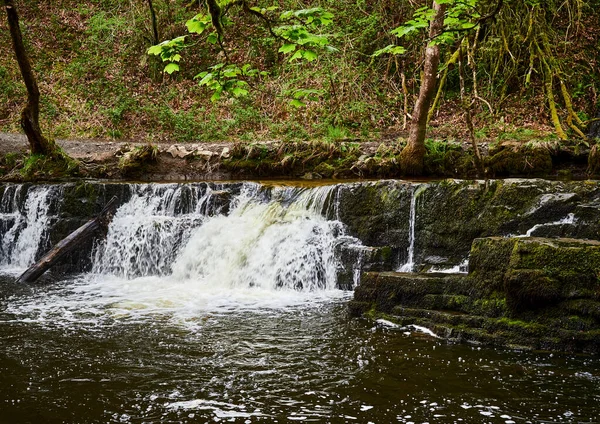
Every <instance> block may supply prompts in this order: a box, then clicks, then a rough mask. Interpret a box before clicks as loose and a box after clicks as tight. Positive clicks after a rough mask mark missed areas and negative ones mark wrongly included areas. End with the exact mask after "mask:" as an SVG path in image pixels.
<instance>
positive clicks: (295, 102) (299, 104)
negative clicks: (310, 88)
mask: <svg viewBox="0 0 600 424" xmlns="http://www.w3.org/2000/svg"><path fill="white" fill-rule="evenodd" d="M290 105H291V106H294V107H304V106H306V103H304V102H301V101H300V100H298V99H294V100H292V101H290Z"/></svg>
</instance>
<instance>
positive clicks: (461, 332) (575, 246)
mask: <svg viewBox="0 0 600 424" xmlns="http://www.w3.org/2000/svg"><path fill="white" fill-rule="evenodd" d="M469 268H470V272H469V274H468V275H465V274H463V275H459V274H454V275H452V274H450V275H448V274H445V275H442V274H407V273H394V272H383V273H377V272H370V273H365V274H363V278H362V280H361V284H360V285H359V286H358V287H357V288H356V290H355V295H354V300H353V301H352V302H351V304H350V311H351V312H352V313H353V314H355V315H360V314H364V313H367V314H371V315H375V316H377V315H381V314H386V317H387V318H388V319H391V320H392V321H397V322H399V323H401V324H418V325H425V326H427V327H429V328H431V329H433V330H434V331H435V332H436V333H437V334H439V335H441V336H443V337H448V338H451V339H457V340H462V341H472V342H484V343H490V344H495V345H514V346H522V347H528V348H534V349H552V350H561V351H569V352H590V353H596V354H597V353H600V279H599V278H598V275H600V242H598V241H590V240H576V239H546V238H537V237H532V238H521V237H513V238H501V237H490V238H482V239H477V240H475V241H474V242H473V248H472V251H471V259H470V262H469Z"/></svg>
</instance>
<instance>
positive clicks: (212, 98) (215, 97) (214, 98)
mask: <svg viewBox="0 0 600 424" xmlns="http://www.w3.org/2000/svg"><path fill="white" fill-rule="evenodd" d="M220 99H221V92H220V91H215V92H214V93H213V95H212V96H210V101H211V102H216V101H218V100H220Z"/></svg>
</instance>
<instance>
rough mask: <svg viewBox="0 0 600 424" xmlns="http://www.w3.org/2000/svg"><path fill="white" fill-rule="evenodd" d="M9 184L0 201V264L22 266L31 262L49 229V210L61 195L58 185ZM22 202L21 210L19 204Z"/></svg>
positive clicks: (14, 266) (13, 266)
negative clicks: (0, 234) (2, 232)
mask: <svg viewBox="0 0 600 424" xmlns="http://www.w3.org/2000/svg"><path fill="white" fill-rule="evenodd" d="M25 188H26V187H25V186H22V185H10V186H8V187H7V188H6V189H5V191H4V193H3V195H2V199H1V200H0V221H1V222H2V224H1V225H2V227H4V228H3V229H4V230H6V231H5V232H4V234H3V236H2V239H1V246H0V252H1V253H2V255H1V256H0V266H3V267H12V268H25V267H27V266H29V265H31V264H32V263H33V262H34V260H35V257H36V253H37V252H38V249H39V248H40V245H42V244H43V242H44V241H45V237H46V232H47V230H48V221H49V214H48V212H49V209H50V205H51V203H52V201H53V200H55V199H56V198H57V197H59V196H60V193H59V192H60V186H33V187H32V188H31V189H29V190H28V191H27V196H26V198H25V200H24V202H23V196H24V193H23V192H24V190H25ZM21 204H23V205H24V206H23V211H22V212H21V211H20V210H19V206H20V205H21Z"/></svg>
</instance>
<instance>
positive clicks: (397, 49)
mask: <svg viewBox="0 0 600 424" xmlns="http://www.w3.org/2000/svg"><path fill="white" fill-rule="evenodd" d="M405 52H406V49H405V48H404V47H402V46H395V45H393V44H390V45H388V46H385V47H384V48H382V49H379V50H377V51H375V52H374V53H373V54H372V55H371V56H372V57H377V56H381V55H382V54H392V55H396V54H404V53H405Z"/></svg>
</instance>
